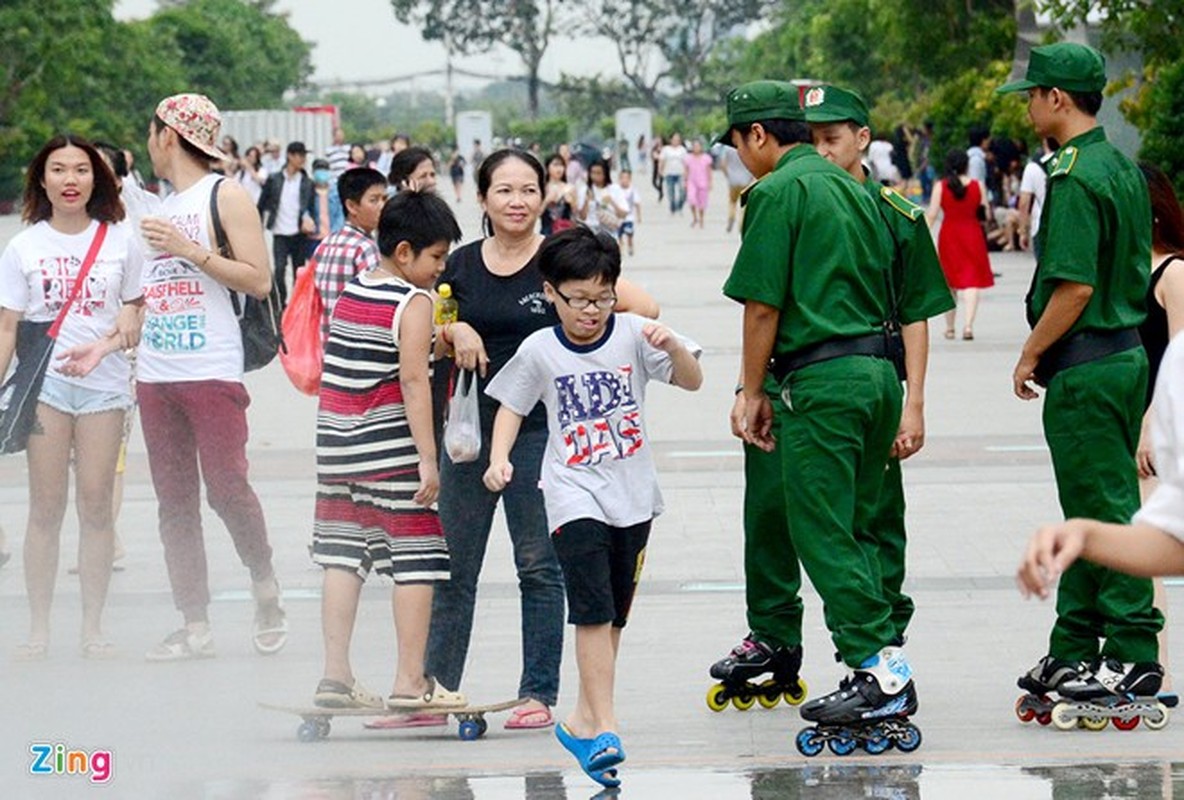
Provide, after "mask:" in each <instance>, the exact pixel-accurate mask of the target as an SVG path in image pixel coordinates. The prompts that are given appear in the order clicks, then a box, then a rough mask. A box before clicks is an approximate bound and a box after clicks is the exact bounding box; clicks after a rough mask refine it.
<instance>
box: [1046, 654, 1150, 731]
mask: <svg viewBox="0 0 1184 800" xmlns="http://www.w3.org/2000/svg"><path fill="white" fill-rule="evenodd" d="M1162 683H1163V667H1161V666H1160V665H1159V664H1156V663H1155V662H1153V661H1144V662H1138V663H1127V664H1124V663H1122V662H1121V661H1118V660H1116V659H1113V658H1103V659H1099V661H1098V663H1097V664H1096V666H1095V667H1094V668H1093V669H1092V670H1090V671H1089V672H1084V673H1082V674H1081V676H1080V677H1077V678H1074V679H1072V680H1067V681H1065V682H1064V683H1062V684H1061V686H1060V688H1059V690H1058V694H1060V696H1061V699H1060V700H1059V701H1057V702H1056V703H1054V704H1053V706H1052V709H1051V710H1050V712H1049V714H1050V716H1051V722H1052V724H1053V726H1054V727H1056V728H1059V729H1060V730H1066V731H1067V730H1072V729H1073V728H1076V727H1082V728H1085V729H1087V730H1091V731H1100V730H1102V729H1103V728H1105V727H1106V723H1107V722H1110V723H1112V724H1113V725H1114V727H1115V728H1118V729H1119V730H1120V731H1129V730H1133V729H1135V728H1136V727H1138V725H1139V721H1140V720H1142V722H1143V724H1144V725H1146V726H1147V727H1148V728H1150V729H1151V730H1159V729H1160V728H1162V727H1164V726H1165V725H1167V724H1168V705H1167V703H1165V702H1163V701H1162V700H1161V699H1160V698H1159V697H1157V696H1156V693H1157V692H1158V691H1159V688H1160V686H1161V685H1162Z"/></svg>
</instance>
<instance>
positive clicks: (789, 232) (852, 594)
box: [721, 81, 916, 725]
mask: <svg viewBox="0 0 1184 800" xmlns="http://www.w3.org/2000/svg"><path fill="white" fill-rule="evenodd" d="M727 103H728V131H727V132H726V133H725V135H724V137H721V138H722V139H723V140H724V141H729V142H730V143H731V144H732V145H733V146H734V147H735V148H736V150H737V151H738V153H739V154H740V158H741V160H742V161H743V162H744V165H745V166H746V167H747V168H748V170H749V171H750V172H752V174H753V175H754V176H756V177H758V178H760V179H761V180H760V181H759V182H758V183H757V184H756V185H755V186H754V187H753V188H752V190H751V191H750V192H749V193H748V202H747V206H746V211H745V218H744V226H743V231H742V235H743V239H742V242H741V245H740V252H739V253H738V254H737V256H736V261H735V264H734V265H733V268H732V273H731V275H730V276H729V278H728V281H727V283H726V285H725V287H724V293H725V294H726V295H727V296H728V297H731V298H732V299H734V300H737V301H739V302H742V303H744V350H743V376H744V387H743V394H744V406H745V419H744V420H743V423H742V427H743V434H744V437H745V440H746V441H747V442H748V443H749V444H751V445H753V446H755V447H757V448H760V449H761V450H763V451H765V452H769V453H771V452H773V451H774V448H775V447H776V449H777V450H778V451H779V452H780V455H781V459H780V464H781V474H782V479H783V487H784V508H783V512H784V514H785V516H786V524H787V526H788V531H789V535H790V537H791V539H792V544H793V549H794V550H795V551H796V552H797V554H798V558H799V559H800V561H801V564H802V566H803V567H804V568H805V570H806V572H807V574H809V576H810V579H811V582H812V583H813V584H814V586H815V588H816V589H817V590H818V593H819V594H820V595H821V596H822V599H823V603H824V616H825V620H826V624H827V627H828V629H829V630H830V632H831V636H832V639H833V641H834V643H835V647H836V649H837V650H838V652H839V655H840V657H841V659H842V660H843V661H844V662H845V663H846V664H847V665H848V666H849V667H851V668H852V669H853V670H854V676H853V679H852V680H850V681H847V682H844V684H843V686H842V687H841V688H840V689H839V690H838V691H836V692H833V693H831V694H829V695H826V696H825V697H822V698H819V699H817V700H813V701H811V702H810V703H808V704H806V705H805V706H804V707H803V708H802V716H803V718H805V719H808V720H812V721H817V722H820V723H823V724H831V725H853V724H857V723H859V722H861V721H862V720H864V719H867V718H869V715H872V716H875V715H877V714H894V715H900V716H904V715H908V714H911V713H912V712H913V711H914V710H915V709H916V693H915V690H914V687H913V682H912V670H911V668H910V667H909V665H908V662H907V660H906V659H905V657H904V653H903V651H902V650H901V648H900V647H898V646H896V645H897V640H896V630H895V628H894V626H893V622H892V608H891V606H890V605H889V603H888V602H887V601H886V600H885V599H884V597H883V595H882V592H881V587H880V582H879V579H878V575H877V573H878V566H877V565H874V564H873V563H872V562H873V560H874V557H873V556H872V555H871V554H870V553H869V549H868V548H867V547H866V546H865V542H867V541H868V538H869V536H868V531H869V530H870V522H871V520H870V517H871V513H872V509H873V508H874V506H875V503H876V500H877V499H878V498H879V494H880V489H881V487H882V485H883V476H884V467H885V464H886V462H887V460H888V457H889V454H890V451H891V449H892V446H893V441H894V439H895V436H896V433H897V428H898V423H899V421H900V411H901V387H900V383H899V381H898V378H897V373H896V369H895V367H894V365H893V362H892V360H891V355H892V350H893V341H894V339H893V337H892V336H891V332H890V320H891V314H892V299H891V295H892V292H891V290H890V284H891V277H890V273H889V265H890V264H891V263H892V258H893V251H894V247H893V243H892V238H891V236H890V235H889V233H888V229H887V228H886V227H885V226H884V224H883V221H882V219H881V217H880V214H879V211H878V210H877V208H876V205H875V201H874V200H873V199H872V198H871V196H870V195H869V194H868V193H867V191H866V190H865V189H863V187H862V186H860V184H859V183H858V182H857V181H855V180H854V179H853V178H852V177H851V176H850V175H848V174H847V173H846V172H844V171H843V170H841V169H839V168H838V167H837V166H835V165H834V164H831V163H830V162H828V161H826V160H824V159H823V158H822V157H821V156H819V155H818V152H817V151H816V150H815V149H814V148H813V147H812V146H811V145H810V144H809V143H808V142H809V140H810V130H809V128H808V126H807V125H806V124H805V117H804V114H803V112H802V111H801V108H800V107H799V106H798V102H797V89H796V88H795V87H794V86H793V85H792V84H789V83H786V82H782V81H756V82H754V83H750V84H745V85H743V86H740V87H738V88H736V89H734V90H733V91H732V92H730V93H729V95H728V101H727ZM770 362H771V363H770ZM770 368H771V369H772V372H773V374H774V377H775V378H776V379H777V380H778V382H779V383H780V398H779V399H778V400H777V401H776V402H777V403H778V406H779V407H778V412H779V414H780V416H779V418H778V420H777V422H778V424H779V438H777V439H776V440H775V439H774V437H773V435H772V431H773V429H774V405H773V401H771V400H770V398H769V396H768V394H767V393H766V390H765V378H766V374H767V372H768V370H769V369H770ZM754 477H755V476H754ZM775 479H776V478H775V477H774V480H775ZM758 480H759V478H758Z"/></svg>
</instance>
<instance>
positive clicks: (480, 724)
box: [476, 717, 489, 738]
mask: <svg viewBox="0 0 1184 800" xmlns="http://www.w3.org/2000/svg"><path fill="white" fill-rule="evenodd" d="M476 722H477V737H478V738H480V737H482V736H484V735H485V732H486V731H487V730H489V723H488V722H486V721H485V717H477V719H476Z"/></svg>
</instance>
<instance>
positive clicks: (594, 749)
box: [588, 731, 625, 772]
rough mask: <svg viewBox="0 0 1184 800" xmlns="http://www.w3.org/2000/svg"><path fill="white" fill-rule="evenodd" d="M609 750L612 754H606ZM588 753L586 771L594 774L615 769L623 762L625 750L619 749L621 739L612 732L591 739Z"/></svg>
mask: <svg viewBox="0 0 1184 800" xmlns="http://www.w3.org/2000/svg"><path fill="white" fill-rule="evenodd" d="M610 750H611V751H612V752H607V751H610ZM588 753H589V756H588V769H590V770H593V771H596V772H599V771H600V770H604V769H608V768H609V767H615V766H616V765H617V764H620V763H621V762H622V761H624V760H625V748H624V747H621V739H620V737H619V736H617V735H616V734H615V733H613V732H612V731H608V732H607V733H602V734H600V735H599V736H597V737H596V738H595V739H593V740H592V744H591V746H590V747H589V748H588Z"/></svg>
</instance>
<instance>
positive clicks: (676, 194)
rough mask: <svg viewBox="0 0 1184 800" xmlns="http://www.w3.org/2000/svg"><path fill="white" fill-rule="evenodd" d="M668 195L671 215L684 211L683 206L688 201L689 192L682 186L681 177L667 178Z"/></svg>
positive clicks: (668, 176) (669, 176) (671, 176)
mask: <svg viewBox="0 0 1184 800" xmlns="http://www.w3.org/2000/svg"><path fill="white" fill-rule="evenodd" d="M666 194H667V196H669V198H670V213H671V214H673V213H674V212H676V211H682V205H683V203H685V202H686V201H687V192H686V189H685V188H684V187H683V185H682V176H681V175H667V176H666Z"/></svg>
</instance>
